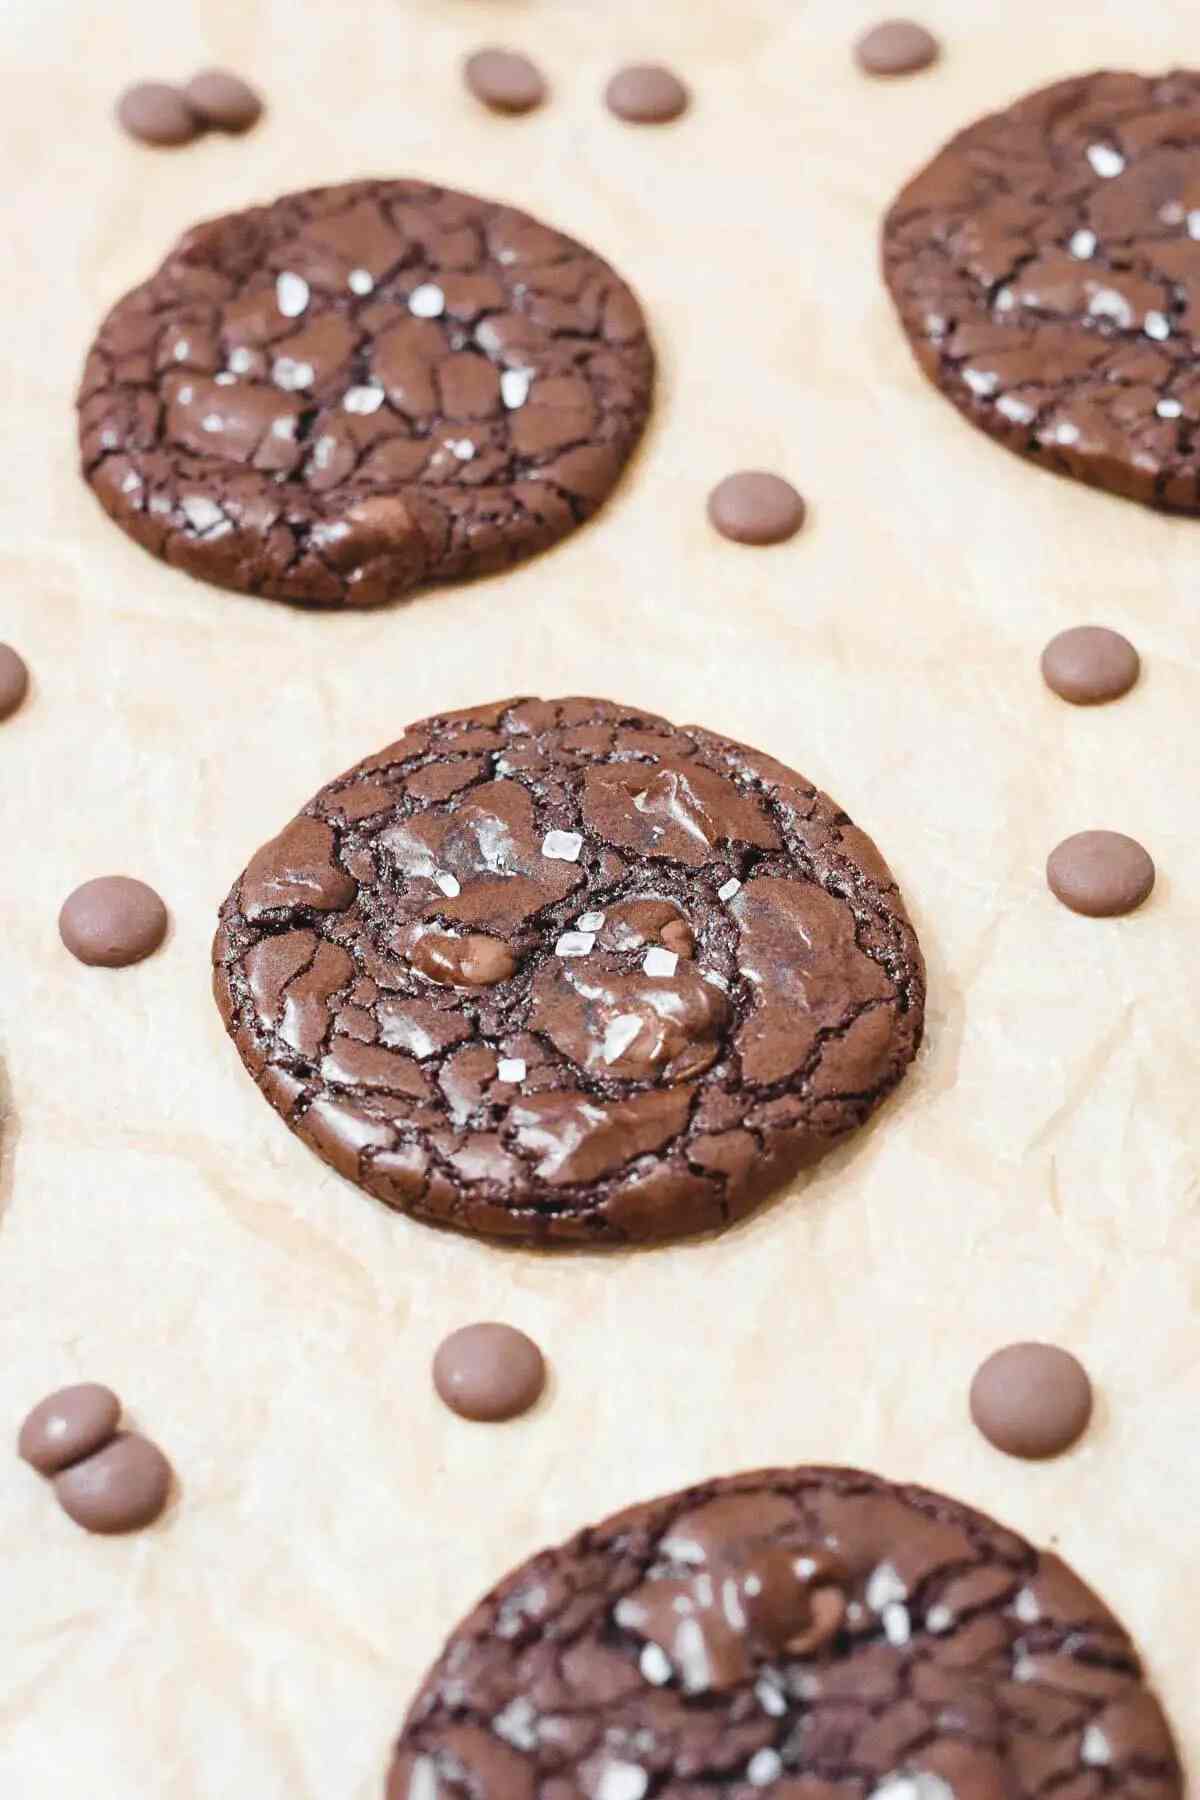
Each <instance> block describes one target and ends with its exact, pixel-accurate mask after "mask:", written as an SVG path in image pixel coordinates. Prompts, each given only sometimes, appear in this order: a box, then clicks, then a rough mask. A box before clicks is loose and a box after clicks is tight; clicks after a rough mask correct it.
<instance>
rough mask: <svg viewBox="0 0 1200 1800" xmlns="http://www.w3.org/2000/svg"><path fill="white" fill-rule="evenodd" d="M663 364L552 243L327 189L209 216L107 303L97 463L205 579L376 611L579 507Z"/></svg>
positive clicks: (140, 533) (483, 222)
mask: <svg viewBox="0 0 1200 1800" xmlns="http://www.w3.org/2000/svg"><path fill="white" fill-rule="evenodd" d="M653 371H654V363H653V355H652V352H651V349H650V344H649V340H648V338H647V335H646V327H645V321H644V319H643V317H642V313H641V309H640V307H639V306H638V303H637V301H636V299H635V297H634V296H633V294H632V293H631V292H630V290H629V288H628V287H627V286H626V285H625V283H624V282H622V281H621V280H620V278H619V277H618V276H617V275H616V274H615V272H614V271H613V270H612V269H611V268H610V267H609V266H608V264H607V263H605V262H603V261H602V260H601V259H600V258H599V257H598V256H596V255H594V254H593V253H592V252H591V251H590V250H587V249H585V248H584V247H583V246H582V245H580V244H578V243H576V242H575V241H574V240H573V239H571V238H569V237H566V236H564V235H563V234H562V233H561V232H557V231H552V230H550V229H549V228H547V227H546V226H544V225H541V224H539V223H538V222H537V221H536V220H534V219H532V218H530V217H529V216H528V215H527V214H525V213H522V212H518V211H516V210H515V209H514V208H512V207H507V206H501V205H498V204H496V203H494V202H491V201H487V200H479V199H476V198H474V197H473V196H471V195H467V194H460V193H455V192H453V191H452V190H450V189H446V188H436V187H430V186H427V185H425V184H423V183H420V182H411V181H362V182H352V183H349V184H347V185H345V186H342V187H335V188H315V189H311V190H309V191H306V192H302V193H296V194H289V195H285V196H284V197H283V198H282V199H280V200H277V201H275V203H274V204H273V205H270V206H264V207H256V208H252V209H250V210H249V211H246V212H242V213H234V214H230V215H228V216H227V217H224V218H220V219H215V220H212V221H210V222H209V223H207V224H203V225H199V226H197V227H196V228H195V229H194V230H193V231H190V232H188V233H187V234H186V235H185V236H184V237H183V238H182V239H181V240H180V242H179V244H178V245H177V246H176V248H175V249H174V250H173V251H172V252H171V254H170V255H169V256H168V257H167V259H166V261H165V262H164V263H163V265H162V267H161V268H160V269H159V271H158V272H157V274H155V275H154V276H153V277H152V278H151V279H150V280H149V281H148V282H146V283H144V284H143V285H142V286H141V287H139V288H136V289H134V291H133V292H132V293H130V294H128V295H126V297H125V298H124V299H123V300H121V301H119V302H118V304H117V305H116V306H115V307H114V308H113V310H112V311H111V313H110V314H109V315H108V318H107V319H106V320H105V322H104V324H103V325H102V327H101V329H100V333H99V335H98V337H97V339H96V342H95V344H94V346H93V348H92V350H91V352H90V354H89V357H88V360H87V365H86V368H85V370H84V375H83V382H82V387H81V391H80V396H79V428H80V447H81V452H82V459H83V469H84V474H85V476H86V478H87V480H88V481H89V483H90V484H91V486H92V487H93V489H94V490H95V492H96V494H97V497H98V498H99V500H100V502H101V504H102V505H103V506H104V508H105V510H106V511H107V512H108V513H109V514H110V515H111V516H112V517H113V518H114V519H115V520H116V522H117V523H118V524H119V525H120V526H121V528H122V530H124V531H126V532H128V534H129V535H130V536H131V537H133V538H135V539H136V540H137V541H138V542H139V543H141V544H143V545H144V546H145V547H146V548H147V549H149V550H151V551H152V552H153V553H154V554H155V555H157V556H161V557H162V558H163V559H164V560H165V561H167V562H169V563H172V564H175V565H176V566H178V567H180V568H183V569H186V570H187V571H188V572H189V573H191V574H193V575H197V576H200V577H202V578H204V579H205V580H208V581H212V582H216V583H218V584H219V585H221V586H224V587H232V588H236V589H239V590H242V591H244V592H247V593H252V594H262V595H266V596H270V597H274V598H278V599H287V600H295V601H304V602H310V603H313V604H324V605H355V606H370V605H374V604H377V603H378V602H381V601H386V600H390V599H395V598H397V597H399V596H401V595H403V594H406V593H409V592H410V591H411V590H412V589H414V588H416V587H418V586H420V585H423V584H425V583H429V582H435V581H446V580H451V579H455V578H458V577H464V576H468V575H473V574H479V573H483V572H485V571H487V570H491V569H496V568H500V567H503V566H505V565H507V564H509V563H511V562H515V561H516V560H518V559H519V558H520V557H523V556H526V555H529V554H530V553H532V552H533V551H535V550H538V549H541V548H544V547H545V546H546V545H548V544H550V543H553V542H555V541H556V540H557V539H559V538H561V537H563V536H565V535H566V534H567V533H568V532H570V531H572V530H573V529H574V528H575V527H576V526H577V525H578V524H579V523H581V522H582V521H583V520H584V519H586V518H588V517H589V516H590V515H591V514H592V513H593V512H594V511H595V510H596V508H597V507H598V506H599V505H600V504H601V502H602V501H603V500H604V499H605V498H606V496H607V495H608V493H609V492H610V491H611V489H612V487H613V486H614V485H615V483H616V481H617V478H618V476H619V475H620V473H621V470H622V468H623V466H624V464H625V462H626V461H627V459H628V457H629V456H630V454H631V452H632V450H633V448H634V446H635V444H636V443H637V440H638V437H639V436H640V433H641V430H642V427H643V424H644V423H645V418H646V414H647V412H648V409H649V405H650V398H651V390H652V385H653Z"/></svg>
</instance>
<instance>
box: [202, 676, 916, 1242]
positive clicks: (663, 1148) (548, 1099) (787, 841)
mask: <svg viewBox="0 0 1200 1800" xmlns="http://www.w3.org/2000/svg"><path fill="white" fill-rule="evenodd" d="M214 961H215V970H216V973H215V988H216V995H217V1000H218V1003H219V1005H220V1007H221V1011H222V1013H223V1015H224V1017H225V1020H226V1023H227V1025H228V1028H229V1031H230V1033H231V1034H232V1036H233V1038H234V1041H235V1043H236V1044H237V1047H238V1050H239V1052H240V1054H241V1056H242V1060H243V1061H244V1062H245V1064H246V1066H247V1068H248V1069H249V1070H250V1072H251V1074H252V1075H253V1076H254V1078H255V1080H256V1081H257V1082H258V1085H259V1087H260V1088H261V1089H262V1092H263V1093H264V1095H265V1096H266V1097H267V1099H269V1100H270V1101H271V1103H272V1105H273V1106H275V1107H276V1108H277V1110H278V1111H279V1112H281V1113H282V1114H283V1116H284V1117H285V1119H286V1120H287V1121H288V1123H289V1125H291V1127H292V1129H293V1130H294V1131H296V1132H297V1133H298V1134H299V1135H300V1136H301V1137H302V1138H303V1139H304V1140H305V1141H306V1142H307V1143H308V1144H310V1145H311V1146H312V1147H313V1148H314V1149H315V1150H316V1151H317V1152H318V1153H319V1154H320V1155H321V1156H323V1157H324V1158H325V1160H326V1161H327V1162H329V1163H331V1164H332V1165H333V1167H334V1168H336V1169H338V1170H340V1171H341V1172H342V1173H343V1174H344V1175H347V1176H349V1177H350V1179H351V1180H354V1181H356V1182H358V1183H359V1185H360V1186H362V1187H363V1188H365V1189H366V1190H367V1191H368V1192H369V1193H371V1194H374V1195H376V1196H377V1197H378V1198H379V1199H381V1200H384V1201H386V1202H387V1203H388V1204H389V1205H392V1206H395V1207H397V1208H399V1209H400V1210H402V1211H405V1212H409V1213H412V1214H413V1215H415V1216H416V1217H418V1218H422V1219H426V1220H431V1221H436V1222H439V1223H442V1224H449V1225H455V1226H458V1227H460V1228H461V1229H463V1230H467V1231H473V1232H477V1233H482V1234H487V1235H495V1236H504V1237H519V1238H526V1239H533V1240H538V1239H547V1238H559V1239H575V1240H588V1241H602V1240H609V1241H628V1240H634V1239H650V1238H665V1237H671V1236H676V1235H679V1234H682V1233H686V1232H691V1231H699V1230H706V1229H710V1228H713V1227H716V1226H720V1225H723V1224H727V1223H728V1222H729V1221H730V1220H731V1219H734V1218H737V1217H739V1216H740V1215H741V1214H743V1213H745V1212H746V1211H747V1210H748V1209H749V1207H750V1206H751V1205H752V1204H753V1203H754V1202H755V1201H756V1200H757V1199H759V1198H760V1197H761V1196H762V1195H764V1194H766V1193H767V1192H769V1191H770V1190H771V1189H773V1188H775V1187H778V1186H779V1185H780V1184H781V1183H782V1182H784V1181H785V1180H787V1178H788V1177H789V1176H790V1175H791V1174H793V1173H794V1172H795V1170H796V1169H798V1168H799V1167H801V1166H802V1165H803V1164H805V1163H809V1162H812V1161H813V1160H815V1158H816V1157H818V1156H819V1155H820V1154H821V1153H822V1152H823V1151H824V1150H826V1149H827V1148H828V1147H829V1146H830V1145H831V1144H833V1143H835V1142H836V1141H837V1140H838V1139H840V1138H842V1137H843V1136H845V1134H846V1133H847V1132H849V1131H851V1130H853V1129H854V1127H855V1126H857V1125H859V1124H861V1123H862V1122H863V1120H864V1119H866V1118H867V1116H868V1115H869V1114H870V1113H871V1112H873V1111H874V1109H875V1107H876V1106H877V1105H878V1104H879V1102H880V1101H881V1100H882V1099H883V1097H884V1096H885V1095H886V1094H887V1093H889V1092H890V1091H891V1089H892V1088H893V1087H894V1086H895V1085H896V1083H897V1082H898V1081H899V1079H900V1077H901V1075H902V1074H903V1072H904V1070H905V1068H906V1067H907V1065H908V1063H909V1062H910V1061H911V1059H912V1057H913V1055H914V1053H915V1051H916V1047H917V1045H918V1043H919V1041H920V1036H921V1024H922V1017H923V1009H924V970H923V965H922V961H921V954H920V950H919V948H918V946H917V942H916V938H915V936H914V934H913V930H912V927H911V925H910V924H909V922H908V918H907V916H906V914H905V911H904V907H903V903H902V901H901V899H900V896H899V894H898V892H897V890H896V885H895V883H894V881H893V880H892V877H891V875H890V874H889V872H888V870H887V867H886V865H885V864H884V862H883V860H882V858H881V857H880V855H879V853H878V851H877V850H876V849H875V847H874V845H873V844H872V843H871V841H870V839H869V838H867V837H865V836H864V835H863V834H862V833H861V832H859V831H858V830H856V829H855V827H854V826H853V825H852V824H851V823H850V821H849V819H847V817H846V816H845V814H844V813H842V812H840V811H839V810H838V808H837V807H836V806H835V805H834V804H833V802H832V801H830V800H829V799H827V798H826V796H825V795H823V794H821V793H818V792H817V790H816V789H815V788H813V787H812V786H811V784H810V783H808V782H807V781H805V780H804V779H803V777H802V776H799V775H795V774H793V773H792V772H791V771H790V770H788V769H785V768H783V767H782V766H781V765H780V764H779V763H776V762H773V761H772V760H771V759H770V758H769V757H766V756H761V755H759V754H758V753H757V752H755V751H753V750H747V749H746V748H744V747H743V746H742V745H739V744H734V743H731V742H729V741H728V740H727V739H724V738H720V737H717V736H715V735H714V734H713V733H712V732H708V731H703V730H701V729H699V728H698V727H695V726H687V727H683V728H677V727H675V726H673V725H670V724H668V723H667V722H666V720H664V719H660V718H656V717H654V716H653V715H650V714H646V713H642V712H639V711H637V710H636V709H633V708H629V707H621V706H617V705H614V704H612V703H611V702H609V701H605V700H559V701H541V700H510V701H502V702H500V703H498V704H496V705H493V706H483V707H478V708H475V709H474V710H472V711H469V712H462V713H450V714H446V715H442V716H438V717H436V718H432V719H426V720H423V721H422V722H421V723H420V724H418V725H414V726H413V727H412V728H411V729H410V730H409V731H408V732H406V733H405V735H404V737H403V738H401V739H400V741H399V742H398V743H396V744H393V745H391V746H390V747H389V748H388V749H386V750H384V751H382V752H381V753H380V754H379V755H378V756H373V757H369V758H368V759H367V760H366V761H365V762H363V763H360V764H359V766H358V767H357V768H356V769H352V770H351V771H350V772H349V773H348V774H347V775H344V776H342V777H341V778H340V779H339V780H337V781H334V782H331V783H330V784H329V786H328V787H326V788H324V789H323V790H322V791H321V793H319V794H318V795H317V796H316V798H315V799H314V800H313V801H311V802H310V804H309V805H308V806H307V807H306V808H305V810H304V812H303V813H302V814H301V815H300V817H299V818H298V819H295V820H293V822H292V823H291V824H290V825H289V826H287V827H286V829H285V830H284V831H283V832H282V833H281V834H280V835H279V837H277V838H276V839H274V840H273V842H272V843H270V844H268V845H266V846H265V848H264V849H262V850H260V851H259V852H258V854H257V855H256V856H255V857H254V858H253V860H252V861H251V863H250V865H249V867H248V868H247V870H246V871H245V873H244V874H243V875H242V876H241V878H240V879H239V880H238V882H237V883H236V884H235V886H234V888H233V891H232V893H231V894H230V895H229V898H228V899H227V901H226V902H225V905H224V907H223V908H222V911H221V927H220V930H219V932H218V934H217V940H216V944H215V947H214Z"/></svg>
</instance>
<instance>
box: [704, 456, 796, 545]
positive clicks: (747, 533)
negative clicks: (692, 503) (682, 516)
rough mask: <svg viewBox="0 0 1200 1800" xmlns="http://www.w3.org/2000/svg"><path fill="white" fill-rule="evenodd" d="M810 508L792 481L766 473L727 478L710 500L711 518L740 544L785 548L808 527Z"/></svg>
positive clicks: (747, 472)
mask: <svg viewBox="0 0 1200 1800" xmlns="http://www.w3.org/2000/svg"><path fill="white" fill-rule="evenodd" d="M805 512H806V508H805V505H804V501H803V499H802V498H801V496H800V495H799V494H798V493H797V492H796V490H795V488H794V487H793V486H792V484H791V482H790V481H785V480H784V479H783V477H782V476H781V475H770V474H768V473H767V472H766V471H765V470H762V469H743V470H741V471H740V472H739V473H738V474H736V475H727V476H726V477H725V479H724V481H720V482H718V483H717V485H716V487H715V488H714V489H713V491H712V493H711V494H710V495H709V496H708V516H709V519H710V520H711V522H712V524H713V525H715V526H716V528H717V530H718V531H719V532H720V533H721V536H722V537H727V538H732V539H733V541H734V543H736V544H781V543H783V542H784V540H785V539H786V538H790V537H794V536H795V535H796V533H797V532H798V531H799V529H800V527H801V525H803V523H804V515H805Z"/></svg>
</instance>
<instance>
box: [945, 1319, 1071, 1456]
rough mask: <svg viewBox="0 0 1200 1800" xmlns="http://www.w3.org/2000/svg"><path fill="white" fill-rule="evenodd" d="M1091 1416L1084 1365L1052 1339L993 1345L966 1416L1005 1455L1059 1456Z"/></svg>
mask: <svg viewBox="0 0 1200 1800" xmlns="http://www.w3.org/2000/svg"><path fill="white" fill-rule="evenodd" d="M1091 1416H1092V1384H1091V1382H1090V1381H1089V1379H1088V1374H1087V1370H1086V1369H1085V1368H1084V1367H1083V1364H1082V1363H1080V1362H1079V1361H1077V1359H1076V1358H1075V1357H1073V1356H1072V1355H1071V1353H1070V1352H1069V1351H1068V1350H1059V1349H1057V1348H1056V1347H1055V1346H1054V1345H1053V1344H1010V1345H1009V1346H1008V1348H1007V1349H1005V1350H997V1351H996V1352H995V1354H994V1355H992V1356H989V1357H988V1359H987V1361H986V1362H985V1363H983V1364H982V1365H981V1367H980V1368H979V1370H978V1372H977V1374H976V1376H975V1379H974V1381H973V1382H972V1383H971V1417H972V1418H973V1419H974V1421H975V1423H976V1425H977V1426H978V1427H979V1429H980V1431H981V1432H982V1433H983V1435H984V1437H985V1438H987V1440H988V1442H989V1443H990V1444H995V1446H996V1448H997V1449H998V1450H1004V1451H1006V1452H1007V1454H1008V1455H1009V1456H1025V1457H1043V1456H1059V1455H1061V1454H1062V1452H1063V1451H1064V1450H1069V1449H1070V1448H1071V1445H1072V1444H1074V1443H1076V1442H1077V1441H1078V1440H1079V1438H1081V1437H1082V1436H1083V1433H1084V1432H1085V1431H1086V1430H1087V1426H1088V1421H1089V1420H1090V1418H1091Z"/></svg>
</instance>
